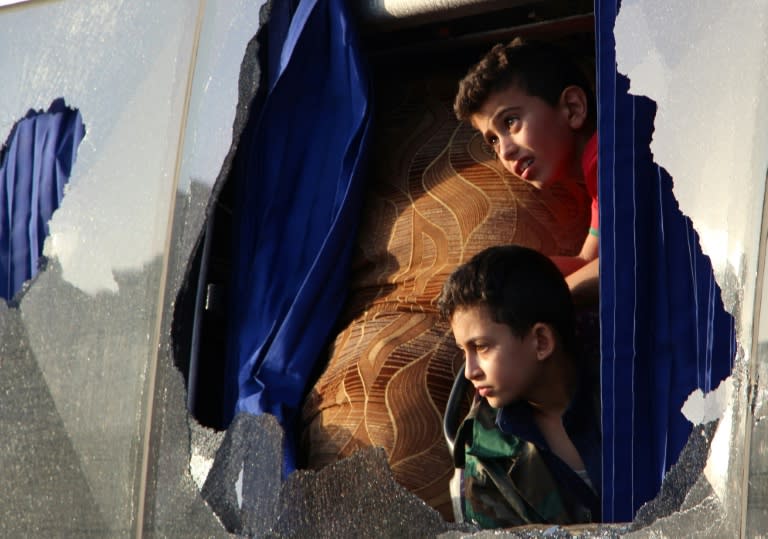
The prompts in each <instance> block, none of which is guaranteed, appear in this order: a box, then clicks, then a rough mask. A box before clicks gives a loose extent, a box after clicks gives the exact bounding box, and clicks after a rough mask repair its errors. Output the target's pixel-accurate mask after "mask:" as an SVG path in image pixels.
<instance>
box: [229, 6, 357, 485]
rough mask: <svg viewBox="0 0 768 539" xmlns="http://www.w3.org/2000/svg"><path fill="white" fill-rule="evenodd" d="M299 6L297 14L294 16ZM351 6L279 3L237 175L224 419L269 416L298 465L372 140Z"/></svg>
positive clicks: (290, 463) (340, 299)
mask: <svg viewBox="0 0 768 539" xmlns="http://www.w3.org/2000/svg"><path fill="white" fill-rule="evenodd" d="M294 8H295V9H294ZM353 22H354V21H352V20H351V19H350V15H349V13H348V10H347V6H346V3H345V2H344V1H343V0H301V1H300V2H298V3H295V2H290V1H281V2H273V3H272V8H271V13H270V19H269V21H268V22H267V23H266V25H265V26H264V27H262V31H260V34H261V35H260V39H261V41H260V56H261V58H260V60H261V67H262V70H263V74H262V82H261V87H260V90H261V91H260V93H259V95H258V96H257V98H256V100H255V102H254V104H253V107H252V113H251V118H250V120H249V122H248V124H247V126H246V128H245V130H244V133H243V135H242V138H241V142H240V145H239V147H238V152H237V156H236V160H235V165H234V168H233V174H232V176H231V180H230V181H233V182H235V186H234V189H235V199H236V205H235V208H234V216H233V219H234V225H233V228H234V233H233V237H234V251H233V252H234V254H233V270H232V281H231V282H232V295H231V301H230V304H231V310H230V320H231V323H230V332H229V339H228V352H227V356H228V357H227V362H228V365H227V367H228V368H227V383H226V385H227V387H226V400H227V404H226V410H225V416H227V419H228V420H230V419H231V418H232V417H233V415H234V414H236V413H239V412H249V413H253V414H260V413H265V412H268V413H270V414H273V415H275V416H276V417H277V418H278V420H279V421H280V423H281V424H282V425H283V427H284V428H285V431H286V434H287V447H286V460H285V470H284V471H285V472H286V473H287V472H290V471H291V470H292V469H293V468H294V467H295V452H294V450H295V448H294V445H295V435H296V426H297V425H296V423H297V418H298V412H299V410H300V407H301V404H302V400H303V398H304V396H305V394H306V392H307V389H308V387H307V386H308V384H309V383H310V381H311V380H313V377H314V376H316V374H317V371H318V369H319V368H320V367H321V365H322V364H323V360H324V359H325V358H326V355H327V347H328V344H329V342H330V340H331V339H332V332H333V329H334V325H335V323H336V318H337V316H338V314H339V312H340V309H341V307H342V305H343V303H344V300H345V297H346V292H347V284H348V280H349V272H348V265H349V264H348V263H349V260H350V256H351V252H352V246H353V244H354V242H353V241H352V239H353V235H354V233H355V232H356V229H357V224H358V220H359V214H360V206H361V202H362V184H363V180H364V178H363V175H362V167H363V163H364V149H365V147H366V142H367V138H368V133H369V123H370V119H369V116H370V113H369V111H370V107H369V86H370V85H369V80H368V78H367V74H366V72H365V69H364V65H363V62H362V61H361V57H360V54H359V47H358V44H357V37H356V35H355V30H354V28H353Z"/></svg>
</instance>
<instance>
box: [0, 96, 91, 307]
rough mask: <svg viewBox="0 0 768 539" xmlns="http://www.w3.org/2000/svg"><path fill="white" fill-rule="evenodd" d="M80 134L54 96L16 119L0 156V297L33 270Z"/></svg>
mask: <svg viewBox="0 0 768 539" xmlns="http://www.w3.org/2000/svg"><path fill="white" fill-rule="evenodd" d="M84 136H85V127H84V125H83V121H82V117H81V115H80V112H79V111H77V110H73V109H70V108H68V107H67V106H66V105H65V103H64V100H63V99H57V100H55V101H54V102H53V103H52V104H51V106H50V108H49V109H48V111H46V112H36V111H33V110H30V111H29V112H28V113H27V115H26V116H25V117H24V118H23V119H21V120H20V121H18V122H17V123H16V125H15V126H14V127H13V129H12V131H11V134H10V136H9V138H8V140H7V142H6V144H5V146H4V150H3V152H2V158H1V159H0V182H1V185H2V189H0V210H1V212H2V213H0V296H2V297H3V298H4V299H5V300H10V299H12V298H13V297H14V296H15V295H16V293H17V292H18V291H19V290H21V287H22V285H23V284H24V282H25V281H27V280H29V279H31V278H32V277H34V276H35V275H36V274H37V271H38V264H39V259H40V257H41V256H42V253H43V242H44V241H45V238H46V236H48V221H49V220H50V219H51V216H52V215H53V212H54V211H56V209H57V208H58V207H59V204H60V203H61V199H62V197H63V196H64V185H66V183H67V182H68V181H69V176H70V174H71V172H72V165H73V164H74V162H75V157H76V155H77V148H78V146H79V145H80V142H81V141H82V140H83V137H84Z"/></svg>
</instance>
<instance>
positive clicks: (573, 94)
mask: <svg viewBox="0 0 768 539" xmlns="http://www.w3.org/2000/svg"><path fill="white" fill-rule="evenodd" d="M560 107H561V109H562V111H563V113H564V114H565V115H566V119H567V121H568V125H570V126H571V129H573V130H579V129H581V128H582V127H583V126H584V124H585V123H586V121H587V115H588V114H589V111H588V110H587V94H586V93H585V92H584V90H583V89H582V88H580V87H578V86H573V85H572V86H567V87H566V88H565V90H563V92H562V93H561V94H560Z"/></svg>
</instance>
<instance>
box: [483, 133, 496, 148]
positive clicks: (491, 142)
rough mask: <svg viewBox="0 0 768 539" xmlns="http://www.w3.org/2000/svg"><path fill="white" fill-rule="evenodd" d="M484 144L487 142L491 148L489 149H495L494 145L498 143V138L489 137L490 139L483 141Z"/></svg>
mask: <svg viewBox="0 0 768 539" xmlns="http://www.w3.org/2000/svg"><path fill="white" fill-rule="evenodd" d="M485 142H487V143H488V145H489V146H491V147H494V148H495V147H496V145H497V144H498V143H499V137H496V136H490V137H488V138H487V139H485Z"/></svg>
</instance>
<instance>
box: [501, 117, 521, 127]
mask: <svg viewBox="0 0 768 539" xmlns="http://www.w3.org/2000/svg"><path fill="white" fill-rule="evenodd" d="M517 121H518V117H517V116H510V117H509V118H506V119H505V120H504V124H505V125H506V126H507V129H511V128H513V127H514V126H515V124H517Z"/></svg>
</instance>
